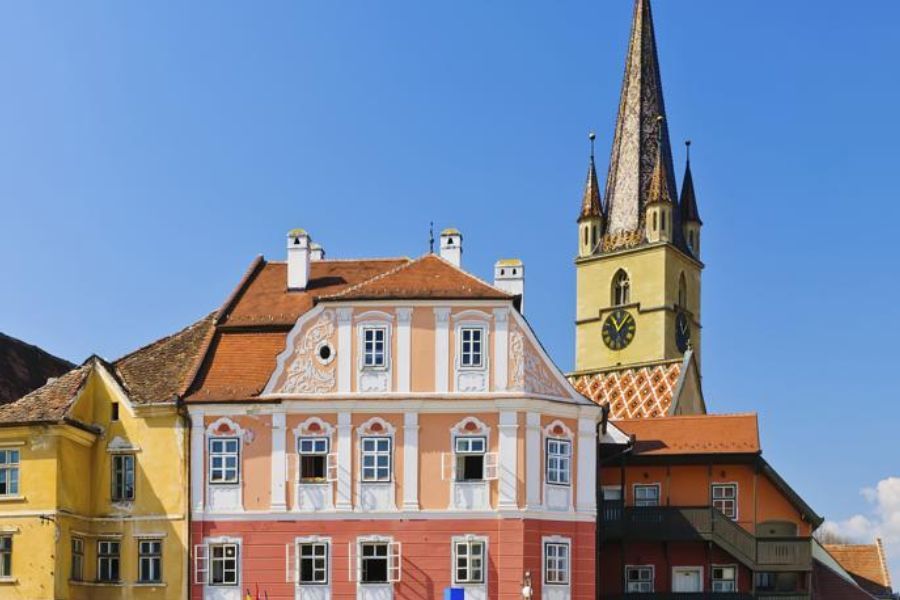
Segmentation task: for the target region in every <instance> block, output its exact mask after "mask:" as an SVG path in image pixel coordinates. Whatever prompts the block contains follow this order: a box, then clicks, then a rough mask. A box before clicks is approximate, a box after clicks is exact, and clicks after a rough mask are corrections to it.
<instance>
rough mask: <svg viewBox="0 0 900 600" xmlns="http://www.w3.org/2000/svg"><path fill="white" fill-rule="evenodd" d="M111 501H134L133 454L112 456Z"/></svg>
mask: <svg viewBox="0 0 900 600" xmlns="http://www.w3.org/2000/svg"><path fill="white" fill-rule="evenodd" d="M111 466H112V476H111V480H112V492H111V494H112V500H113V501H114V502H123V501H131V500H134V454H114V455H113V456H112V465H111Z"/></svg>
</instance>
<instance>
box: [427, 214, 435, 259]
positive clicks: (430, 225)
mask: <svg viewBox="0 0 900 600" xmlns="http://www.w3.org/2000/svg"><path fill="white" fill-rule="evenodd" d="M428 254H434V221H430V222H429V223H428Z"/></svg>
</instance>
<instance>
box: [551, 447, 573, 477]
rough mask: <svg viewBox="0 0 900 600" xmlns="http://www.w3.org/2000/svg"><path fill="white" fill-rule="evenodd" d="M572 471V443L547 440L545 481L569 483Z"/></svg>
mask: <svg viewBox="0 0 900 600" xmlns="http://www.w3.org/2000/svg"><path fill="white" fill-rule="evenodd" d="M571 473H572V443H571V442H570V441H568V440H553V439H548V440H547V483H552V484H554V485H569V483H570V482H571V476H572V475H571Z"/></svg>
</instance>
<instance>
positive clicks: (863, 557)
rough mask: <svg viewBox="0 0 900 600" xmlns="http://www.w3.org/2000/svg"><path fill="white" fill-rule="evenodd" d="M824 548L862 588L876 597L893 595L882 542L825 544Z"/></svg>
mask: <svg viewBox="0 0 900 600" xmlns="http://www.w3.org/2000/svg"><path fill="white" fill-rule="evenodd" d="M824 547H825V550H827V551H828V553H829V554H830V555H831V556H832V557H834V559H835V560H836V561H838V562H839V563H840V565H841V566H842V567H844V569H845V570H846V571H847V572H848V573H850V575H851V576H852V577H853V579H854V580H855V581H856V582H857V583H858V584H859V586H860V587H861V588H863V589H864V590H866V591H867V592H869V593H870V594H872V595H875V596H889V595H890V594H891V576H890V573H889V572H888V569H887V560H886V559H885V556H884V547H883V546H882V545H881V540H876V542H875V543H874V544H824Z"/></svg>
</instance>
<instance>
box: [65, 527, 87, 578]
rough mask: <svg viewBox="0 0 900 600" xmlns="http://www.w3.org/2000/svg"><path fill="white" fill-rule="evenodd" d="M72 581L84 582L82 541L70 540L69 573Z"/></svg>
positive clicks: (79, 539)
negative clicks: (70, 559) (70, 561)
mask: <svg viewBox="0 0 900 600" xmlns="http://www.w3.org/2000/svg"><path fill="white" fill-rule="evenodd" d="M69 579H71V580H72V581H84V540H83V539H81V538H77V537H73V538H72V564H71V570H70V571H69Z"/></svg>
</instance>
